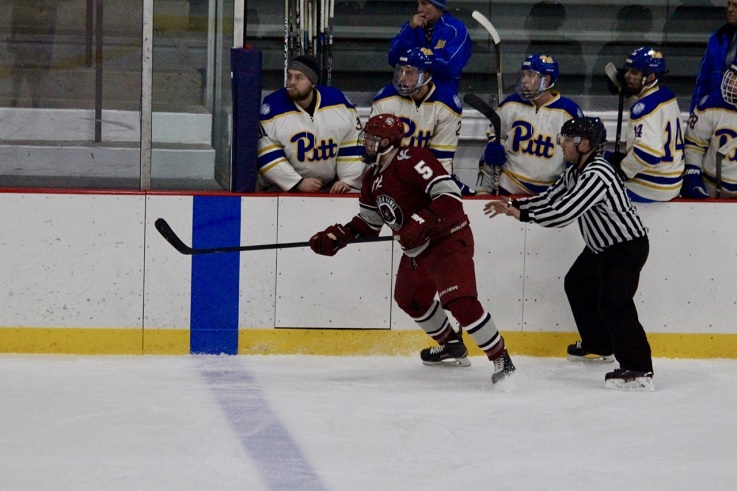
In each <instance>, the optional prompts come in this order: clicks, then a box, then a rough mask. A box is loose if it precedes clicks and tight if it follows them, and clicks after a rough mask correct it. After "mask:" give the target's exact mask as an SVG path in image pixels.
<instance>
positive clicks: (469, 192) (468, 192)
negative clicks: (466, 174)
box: [450, 174, 476, 196]
mask: <svg viewBox="0 0 737 491" xmlns="http://www.w3.org/2000/svg"><path fill="white" fill-rule="evenodd" d="M450 177H452V178H453V180H454V181H455V183H456V184H457V185H458V188H459V189H460V190H461V196H476V190H475V189H474V188H472V187H469V186H467V185H466V184H464V183H463V181H461V180H460V179H458V176H456V175H455V174H453V175H451V176H450Z"/></svg>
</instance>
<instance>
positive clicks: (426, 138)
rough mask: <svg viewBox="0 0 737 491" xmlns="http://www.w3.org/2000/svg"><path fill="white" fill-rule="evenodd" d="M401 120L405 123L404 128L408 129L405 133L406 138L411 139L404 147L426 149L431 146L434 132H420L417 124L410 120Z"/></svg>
mask: <svg viewBox="0 0 737 491" xmlns="http://www.w3.org/2000/svg"><path fill="white" fill-rule="evenodd" d="M399 119H400V120H401V121H402V123H404V127H405V128H407V131H406V132H405V133H404V137H405V138H407V137H409V138H410V140H409V142H407V143H406V144H405V145H404V146H405V147H423V148H425V147H427V146H428V145H430V141H431V140H432V137H433V134H432V131H423V130H421V129H420V130H418V128H417V124H416V123H415V122H414V121H412V120H411V119H410V118H406V117H400V118H399ZM415 133H417V134H415Z"/></svg>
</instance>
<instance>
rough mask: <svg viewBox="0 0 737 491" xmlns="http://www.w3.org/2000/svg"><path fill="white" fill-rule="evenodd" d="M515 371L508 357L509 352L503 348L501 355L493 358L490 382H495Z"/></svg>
mask: <svg viewBox="0 0 737 491" xmlns="http://www.w3.org/2000/svg"><path fill="white" fill-rule="evenodd" d="M514 371H515V368H514V364H513V363H512V359H511V358H510V357H509V353H508V352H507V350H506V349H505V350H504V352H503V353H502V356H500V357H499V358H497V359H496V360H494V373H493V374H492V375H491V383H492V384H495V383H497V382H499V381H500V380H502V379H503V378H504V377H506V376H507V375H509V374H511V373H512V372H514Z"/></svg>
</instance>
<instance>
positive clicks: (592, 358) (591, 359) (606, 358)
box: [568, 355, 614, 363]
mask: <svg viewBox="0 0 737 491" xmlns="http://www.w3.org/2000/svg"><path fill="white" fill-rule="evenodd" d="M568 361H575V362H583V363H612V362H613V361H614V355H586V356H574V355H568Z"/></svg>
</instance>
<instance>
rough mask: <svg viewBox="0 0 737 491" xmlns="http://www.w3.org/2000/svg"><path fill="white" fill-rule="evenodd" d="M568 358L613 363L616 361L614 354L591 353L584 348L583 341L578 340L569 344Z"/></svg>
mask: <svg viewBox="0 0 737 491" xmlns="http://www.w3.org/2000/svg"><path fill="white" fill-rule="evenodd" d="M568 360H570V361H583V362H586V363H611V362H613V361H614V355H613V354H611V353H610V354H608V355H602V354H598V353H591V352H589V351H586V350H585V349H584V348H583V341H580V340H579V341H576V342H575V343H574V344H569V345H568Z"/></svg>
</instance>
